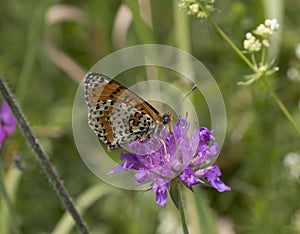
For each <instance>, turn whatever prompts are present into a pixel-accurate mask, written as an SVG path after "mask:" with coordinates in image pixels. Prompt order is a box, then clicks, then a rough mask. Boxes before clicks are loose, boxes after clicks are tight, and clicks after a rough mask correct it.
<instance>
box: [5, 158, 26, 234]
mask: <svg viewBox="0 0 300 234" xmlns="http://www.w3.org/2000/svg"><path fill="white" fill-rule="evenodd" d="M1 163H2V162H1ZM0 193H1V195H2V198H3V201H5V202H3V204H2V205H3V206H4V205H5V204H6V206H7V210H8V213H9V214H10V216H11V219H10V220H11V227H12V230H13V233H15V234H19V233H21V231H20V229H19V223H18V219H17V214H16V212H15V210H14V208H13V204H12V201H11V200H10V198H9V195H8V192H7V190H6V188H5V184H4V181H3V177H2V165H0ZM4 203H5V204H4ZM2 210H4V209H2ZM3 215H4V214H3ZM3 225H4V224H3ZM5 225H6V224H5Z"/></svg>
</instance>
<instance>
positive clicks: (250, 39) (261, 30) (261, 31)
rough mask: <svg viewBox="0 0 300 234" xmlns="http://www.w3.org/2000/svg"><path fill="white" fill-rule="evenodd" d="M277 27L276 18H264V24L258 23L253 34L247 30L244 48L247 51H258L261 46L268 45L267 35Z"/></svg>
mask: <svg viewBox="0 0 300 234" xmlns="http://www.w3.org/2000/svg"><path fill="white" fill-rule="evenodd" d="M278 29H279V23H278V22H277V20H276V19H266V20H265V22H264V24H260V25H259V26H258V27H257V28H256V29H255V30H254V31H253V34H255V36H254V35H253V34H252V33H250V32H248V33H247V34H246V40H244V49H245V50H247V51H249V52H254V51H260V50H261V48H262V46H264V47H269V46H270V42H269V40H268V39H269V37H270V36H271V35H272V34H273V33H274V32H275V31H277V30H278Z"/></svg>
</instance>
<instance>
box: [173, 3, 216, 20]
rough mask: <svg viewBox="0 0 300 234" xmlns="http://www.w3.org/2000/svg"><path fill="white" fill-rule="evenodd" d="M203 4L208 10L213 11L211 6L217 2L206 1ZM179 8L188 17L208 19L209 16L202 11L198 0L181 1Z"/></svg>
mask: <svg viewBox="0 0 300 234" xmlns="http://www.w3.org/2000/svg"><path fill="white" fill-rule="evenodd" d="M203 2H204V6H205V8H206V9H207V10H211V9H213V8H212V6H211V4H213V3H214V2H215V0H204V1H203ZM178 7H179V9H181V10H182V11H183V12H184V13H186V14H188V15H193V16H196V17H197V18H207V14H206V13H205V12H204V11H203V10H202V9H201V7H200V4H199V3H198V2H197V1H196V0H180V1H179V3H178Z"/></svg>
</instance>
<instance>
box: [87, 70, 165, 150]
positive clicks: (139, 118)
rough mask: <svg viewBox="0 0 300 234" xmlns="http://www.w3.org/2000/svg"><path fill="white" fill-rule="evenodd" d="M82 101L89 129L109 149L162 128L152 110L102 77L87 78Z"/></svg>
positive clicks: (138, 98)
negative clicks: (87, 110)
mask: <svg viewBox="0 0 300 234" xmlns="http://www.w3.org/2000/svg"><path fill="white" fill-rule="evenodd" d="M85 99H86V103H87V105H88V107H89V125H90V127H91V128H92V129H93V131H94V132H95V133H96V134H97V136H98V137H99V138H100V139H101V140H102V141H103V142H104V143H105V144H107V145H108V147H109V149H116V148H119V147H120V146H122V145H126V144H128V143H130V142H132V141H134V140H136V139H140V138H143V137H145V136H148V135H149V134H151V133H153V132H154V131H155V129H156V126H158V125H161V124H162V123H161V122H162V118H161V116H160V115H159V112H158V111H157V110H156V109H155V108H153V107H152V106H151V105H150V104H149V103H147V102H146V101H145V100H143V99H142V98H140V97H138V96H137V95H135V94H134V93H133V92H132V91H130V90H129V89H127V88H126V87H125V86H123V85H121V84H120V83H118V82H117V81H115V80H113V79H111V78H109V77H107V76H105V75H101V74H98V73H89V74H88V75H87V76H86V78H85Z"/></svg>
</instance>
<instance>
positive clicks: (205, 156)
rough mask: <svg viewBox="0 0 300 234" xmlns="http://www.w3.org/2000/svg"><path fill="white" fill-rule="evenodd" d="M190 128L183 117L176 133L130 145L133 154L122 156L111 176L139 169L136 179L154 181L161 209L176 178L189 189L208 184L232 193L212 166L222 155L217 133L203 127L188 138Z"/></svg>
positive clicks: (163, 133)
mask: <svg viewBox="0 0 300 234" xmlns="http://www.w3.org/2000/svg"><path fill="white" fill-rule="evenodd" d="M189 127H190V124H189V123H188V121H187V120H186V118H179V119H178V121H177V122H176V124H175V125H174V127H173V131H172V132H169V131H168V130H166V129H164V130H163V131H162V132H161V136H160V137H158V136H151V139H150V140H147V141H139V140H138V141H135V142H133V143H130V144H129V145H128V148H129V149H130V150H131V151H132V153H122V154H121V160H123V163H122V164H121V165H120V166H118V167H116V168H114V169H113V170H112V171H111V172H110V173H109V174H113V173H116V172H119V171H121V170H132V169H133V170H136V171H137V173H136V174H135V180H136V181H137V182H138V183H146V182H151V184H152V191H153V192H154V193H155V194H156V203H157V204H158V205H160V206H164V205H165V204H166V203H167V197H168V196H167V190H168V188H169V186H170V182H171V181H172V180H173V179H175V178H179V180H180V181H181V182H182V183H184V184H185V185H186V186H188V187H192V186H194V185H197V184H199V183H204V181H206V182H207V183H209V184H210V185H211V186H212V187H214V188H215V189H217V190H218V191H219V192H224V191H227V190H230V187H228V186H227V185H225V184H224V183H223V182H222V181H221V179H220V178H219V176H221V171H220V169H219V167H218V166H211V163H208V161H209V159H211V158H212V157H214V156H216V155H217V153H218V152H219V145H218V143H217V142H215V138H214V137H213V136H212V133H213V131H210V130H208V129H207V128H205V127H201V128H200V129H196V130H195V131H194V132H193V133H192V134H191V136H190V137H188V135H187V134H188V130H189Z"/></svg>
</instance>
